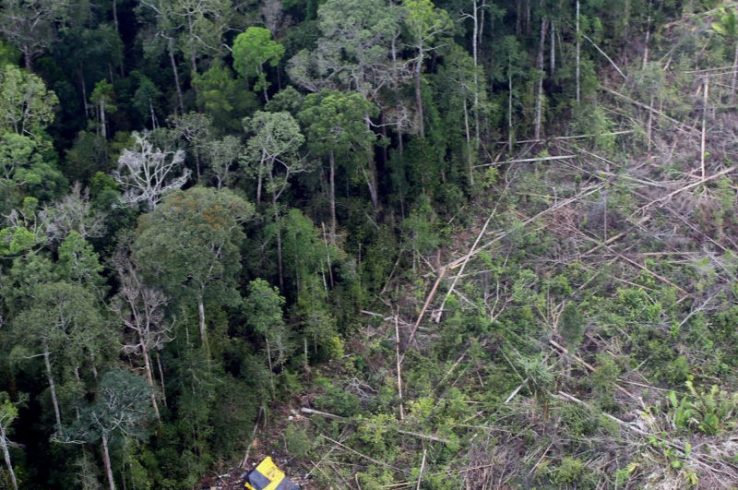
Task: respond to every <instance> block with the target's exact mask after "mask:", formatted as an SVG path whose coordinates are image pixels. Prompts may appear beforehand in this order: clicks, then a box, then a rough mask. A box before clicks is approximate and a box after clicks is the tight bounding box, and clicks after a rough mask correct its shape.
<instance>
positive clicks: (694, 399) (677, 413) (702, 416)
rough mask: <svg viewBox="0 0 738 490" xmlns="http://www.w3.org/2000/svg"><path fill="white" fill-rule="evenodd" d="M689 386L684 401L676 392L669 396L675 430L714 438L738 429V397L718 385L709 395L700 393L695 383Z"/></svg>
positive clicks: (708, 392)
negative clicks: (699, 433) (698, 433)
mask: <svg viewBox="0 0 738 490" xmlns="http://www.w3.org/2000/svg"><path fill="white" fill-rule="evenodd" d="M685 385H686V387H687V390H688V392H687V394H686V395H684V396H682V398H681V399H679V398H678V396H677V394H676V393H675V392H673V391H671V392H669V405H670V409H671V417H672V420H673V423H674V426H675V427H677V428H678V429H682V430H694V431H698V432H702V433H703V434H707V435H711V436H714V435H717V434H719V433H721V432H723V431H726V430H727V431H730V430H734V429H735V427H736V426H738V419H736V417H737V416H738V394H730V393H728V392H726V391H724V390H721V389H720V388H719V387H718V386H716V385H713V386H712V387H711V388H710V390H709V391H697V390H696V389H695V387H694V384H693V383H692V381H687V382H686V383H685Z"/></svg>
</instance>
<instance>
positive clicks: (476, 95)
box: [464, 0, 479, 184]
mask: <svg viewBox="0 0 738 490" xmlns="http://www.w3.org/2000/svg"><path fill="white" fill-rule="evenodd" d="M473 19H474V32H473V36H472V37H473V40H472V56H473V59H474V135H475V146H476V148H479V73H478V66H479V5H478V4H477V0H474V15H473ZM464 111H466V101H464ZM464 117H465V118H466V117H467V115H466V114H465V115H464ZM468 125H469V124H468V122H467V127H468ZM468 134H469V130H468V129H467V141H468V139H469V138H468ZM470 175H471V174H470ZM473 180H474V177H473V176H472V181H473ZM472 184H473V182H472Z"/></svg>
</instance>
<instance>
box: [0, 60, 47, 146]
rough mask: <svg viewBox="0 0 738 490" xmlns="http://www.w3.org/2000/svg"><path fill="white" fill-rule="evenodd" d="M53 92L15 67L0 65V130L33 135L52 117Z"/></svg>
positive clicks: (41, 81) (41, 82) (33, 76)
mask: <svg viewBox="0 0 738 490" xmlns="http://www.w3.org/2000/svg"><path fill="white" fill-rule="evenodd" d="M58 103H59V99H57V97H56V94H54V92H52V91H51V90H48V89H47V88H46V84H45V83H44V81H43V80H41V78H39V77H37V76H36V75H34V74H33V73H29V72H27V71H25V70H22V69H21V68H18V67H17V66H13V65H4V66H2V67H0V130H2V131H13V132H15V133H18V134H23V135H34V134H37V133H38V132H39V131H41V130H43V129H45V128H46V126H47V125H48V124H49V123H51V122H52V121H53V120H54V108H55V106H56V105H57V104H58Z"/></svg>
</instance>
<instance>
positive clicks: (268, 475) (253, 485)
mask: <svg viewBox="0 0 738 490" xmlns="http://www.w3.org/2000/svg"><path fill="white" fill-rule="evenodd" d="M243 485H244V488H246V489H247V490H300V487H299V485H297V484H296V483H294V482H293V481H292V480H290V479H289V478H287V477H286V476H285V474H284V471H282V470H280V469H279V468H278V467H277V465H276V464H274V461H272V458H271V457H269V456H267V457H266V458H264V460H263V461H262V462H261V463H259V465H258V466H257V467H256V468H254V469H253V470H251V471H249V472H248V473H246V475H245V481H244V484H243Z"/></svg>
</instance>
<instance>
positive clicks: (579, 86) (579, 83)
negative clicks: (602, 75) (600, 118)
mask: <svg viewBox="0 0 738 490" xmlns="http://www.w3.org/2000/svg"><path fill="white" fill-rule="evenodd" d="M576 25H577V27H576V30H577V49H576V51H577V55H576V58H577V61H576V68H575V70H576V79H577V88H576V92H577V104H579V102H580V101H581V92H582V88H581V82H580V76H581V67H580V65H579V64H580V62H581V55H582V41H581V38H580V33H579V32H580V31H579V0H577V14H576Z"/></svg>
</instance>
